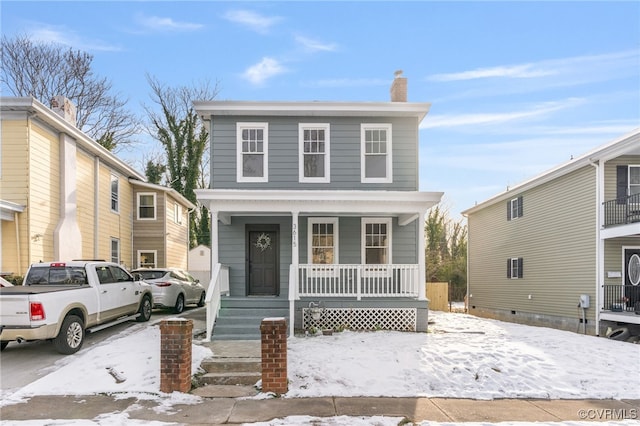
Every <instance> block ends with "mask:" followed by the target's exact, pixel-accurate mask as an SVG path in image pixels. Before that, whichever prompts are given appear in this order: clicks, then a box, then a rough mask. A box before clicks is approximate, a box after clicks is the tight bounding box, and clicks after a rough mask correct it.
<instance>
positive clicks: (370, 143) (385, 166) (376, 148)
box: [360, 123, 393, 183]
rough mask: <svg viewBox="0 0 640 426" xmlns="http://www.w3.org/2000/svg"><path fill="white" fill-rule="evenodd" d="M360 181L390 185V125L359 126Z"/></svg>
mask: <svg viewBox="0 0 640 426" xmlns="http://www.w3.org/2000/svg"><path fill="white" fill-rule="evenodd" d="M360 134H361V136H360V139H361V143H362V147H361V153H362V154H361V155H362V158H361V160H360V161H361V166H360V169H361V170H360V173H361V181H362V182H363V183H391V182H392V181H393V179H392V176H393V174H392V170H391V164H392V158H391V152H392V150H391V124H381V123H376V124H362V125H360Z"/></svg>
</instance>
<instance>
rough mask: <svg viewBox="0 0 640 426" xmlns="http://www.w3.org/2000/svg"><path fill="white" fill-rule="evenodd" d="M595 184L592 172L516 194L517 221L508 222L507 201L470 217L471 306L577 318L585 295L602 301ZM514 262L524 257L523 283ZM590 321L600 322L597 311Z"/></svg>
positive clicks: (586, 169) (582, 170)
mask: <svg viewBox="0 0 640 426" xmlns="http://www.w3.org/2000/svg"><path fill="white" fill-rule="evenodd" d="M595 179H596V174H595V168H594V167H591V166H585V167H583V168H580V169H579V170H576V171H574V172H572V173H570V174H568V175H565V176H563V177H560V178H558V179H555V180H553V181H551V182H548V183H545V184H543V185H540V186H538V187H535V188H533V189H530V190H528V191H525V192H523V193H514V194H513V198H516V197H517V196H520V195H521V196H523V200H524V215H523V216H522V217H520V218H517V219H515V220H511V221H507V212H506V209H507V207H506V205H507V203H506V201H504V202H499V203H496V204H493V205H491V206H487V207H486V208H484V209H482V210H479V211H477V212H474V213H472V214H470V215H469V217H468V224H469V272H468V274H469V292H470V294H471V295H472V297H470V299H469V305H470V306H471V307H473V306H475V307H477V308H486V309H498V310H506V311H516V312H526V313H533V314H543V315H550V316H560V317H569V318H578V315H579V313H578V311H577V308H576V307H577V302H578V297H579V295H580V294H589V295H590V296H591V298H592V300H595V299H594V298H595V270H596V244H595V243H596V229H595V227H596V205H595V202H596V196H595ZM514 257H522V258H523V259H524V267H523V269H524V277H523V278H521V279H508V278H507V275H506V274H507V271H506V269H507V267H506V259H508V258H514ZM529 295H531V297H532V298H531V299H528V296H529ZM472 312H473V310H472ZM588 315H589V316H588V318H589V319H590V320H593V319H594V310H592V309H591V310H588Z"/></svg>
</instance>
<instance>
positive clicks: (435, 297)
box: [427, 283, 449, 312]
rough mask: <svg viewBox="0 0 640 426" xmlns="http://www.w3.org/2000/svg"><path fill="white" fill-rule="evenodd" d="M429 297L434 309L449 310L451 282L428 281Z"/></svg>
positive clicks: (431, 306) (430, 306) (431, 307)
mask: <svg viewBox="0 0 640 426" xmlns="http://www.w3.org/2000/svg"><path fill="white" fill-rule="evenodd" d="M427 299H429V309H430V310H432V311H447V312H448V311H449V283H427Z"/></svg>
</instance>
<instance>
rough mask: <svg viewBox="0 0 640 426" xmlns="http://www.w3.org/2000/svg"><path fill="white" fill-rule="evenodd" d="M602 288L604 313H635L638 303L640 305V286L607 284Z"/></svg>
mask: <svg viewBox="0 0 640 426" xmlns="http://www.w3.org/2000/svg"><path fill="white" fill-rule="evenodd" d="M602 287H603V289H604V298H603V301H602V303H603V308H602V310H604V311H611V312H634V310H635V306H636V303H640V285H620V284H613V285H611V284H607V285H603V286H602Z"/></svg>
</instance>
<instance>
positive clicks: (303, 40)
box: [295, 35, 338, 52]
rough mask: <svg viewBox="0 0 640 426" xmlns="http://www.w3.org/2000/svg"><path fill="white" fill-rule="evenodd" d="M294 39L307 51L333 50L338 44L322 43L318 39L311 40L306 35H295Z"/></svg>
mask: <svg viewBox="0 0 640 426" xmlns="http://www.w3.org/2000/svg"><path fill="white" fill-rule="evenodd" d="M295 40H296V42H297V43H298V44H300V45H301V46H302V47H303V48H304V49H305V50H306V51H309V52H316V51H323V52H333V51H335V50H336V49H337V48H338V46H337V45H336V44H334V43H322V42H320V41H317V40H313V39H310V38H308V37H304V36H300V35H298V36H296V37H295Z"/></svg>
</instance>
